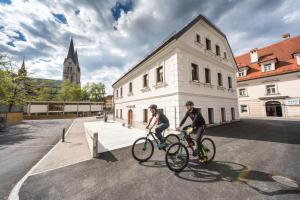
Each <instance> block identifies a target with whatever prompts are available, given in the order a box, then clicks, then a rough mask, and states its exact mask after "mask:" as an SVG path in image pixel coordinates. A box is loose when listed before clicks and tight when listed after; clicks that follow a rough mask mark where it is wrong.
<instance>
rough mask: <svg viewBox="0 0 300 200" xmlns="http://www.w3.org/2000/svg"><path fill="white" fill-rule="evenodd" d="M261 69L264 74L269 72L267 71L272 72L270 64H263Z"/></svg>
mask: <svg viewBox="0 0 300 200" xmlns="http://www.w3.org/2000/svg"><path fill="white" fill-rule="evenodd" d="M263 68H264V72H269V71H273V70H274V69H273V67H272V64H271V63H268V64H264V65H263Z"/></svg>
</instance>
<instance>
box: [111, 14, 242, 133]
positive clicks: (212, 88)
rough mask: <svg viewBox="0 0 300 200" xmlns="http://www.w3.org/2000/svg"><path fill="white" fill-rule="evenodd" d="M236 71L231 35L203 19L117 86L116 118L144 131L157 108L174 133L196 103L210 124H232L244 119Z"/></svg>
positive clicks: (198, 19) (199, 19)
mask: <svg viewBox="0 0 300 200" xmlns="http://www.w3.org/2000/svg"><path fill="white" fill-rule="evenodd" d="M236 72H237V66H236V63H235V60H234V56H233V54H232V51H231V48H230V46H229V44H228V41H227V38H226V36H225V34H224V33H222V32H221V31H220V30H219V29H218V28H217V27H216V26H215V25H213V24H212V23H211V22H210V21H209V20H208V19H206V18H205V17H204V16H201V15H200V16H198V17H197V18H195V19H194V20H193V21H191V22H190V23H189V24H187V25H186V26H185V27H184V28H183V29H181V30H180V31H178V32H177V33H175V34H174V35H172V36H171V37H170V38H168V39H167V40H166V41H165V42H163V44H161V45H160V46H159V47H158V48H157V49H155V50H154V51H153V52H151V53H150V54H149V55H148V56H146V57H145V58H144V59H143V60H142V61H141V62H140V63H138V64H137V65H136V66H134V67H133V68H132V69H131V70H129V71H128V72H127V73H126V74H124V75H123V76H122V77H121V78H120V79H118V80H117V81H116V82H115V83H114V84H113V91H114V116H115V118H116V120H118V121H121V122H124V123H126V124H129V125H130V126H134V127H143V125H144V124H145V123H147V121H148V120H149V118H150V112H149V110H148V107H149V105H150V104H157V105H158V108H159V109H160V110H161V111H163V112H164V113H165V114H166V116H167V117H168V119H169V121H170V128H171V129H173V128H175V127H176V126H178V125H179V123H180V120H181V119H182V118H183V116H184V114H185V112H186V108H185V106H184V105H185V102H186V101H187V100H192V101H194V103H195V106H196V107H199V108H201V112H202V114H203V116H204V118H205V120H206V122H207V124H222V123H228V122H231V121H232V120H235V119H239V114H238V99H237V94H236V76H235V75H236ZM187 123H189V121H188V122H187Z"/></svg>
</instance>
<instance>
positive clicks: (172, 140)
mask: <svg viewBox="0 0 300 200" xmlns="http://www.w3.org/2000/svg"><path fill="white" fill-rule="evenodd" d="M177 142H179V137H178V136H177V135H175V134H169V135H167V137H165V143H166V145H167V147H168V146H170V145H171V144H174V143H177Z"/></svg>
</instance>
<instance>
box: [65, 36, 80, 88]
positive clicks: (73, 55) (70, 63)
mask: <svg viewBox="0 0 300 200" xmlns="http://www.w3.org/2000/svg"><path fill="white" fill-rule="evenodd" d="M63 80H64V81H65V80H69V81H70V82H71V83H77V84H79V85H80V67H79V62H78V56H77V49H76V51H74V44H73V39H72V38H71V42H70V46H69V51H68V55H67V57H66V58H65V61H64V71H63Z"/></svg>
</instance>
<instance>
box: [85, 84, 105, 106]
mask: <svg viewBox="0 0 300 200" xmlns="http://www.w3.org/2000/svg"><path fill="white" fill-rule="evenodd" d="M88 91H89V97H90V100H91V101H96V102H101V101H102V102H104V100H105V85H104V84H103V83H101V82H99V83H92V84H90V86H89V90H88Z"/></svg>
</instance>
